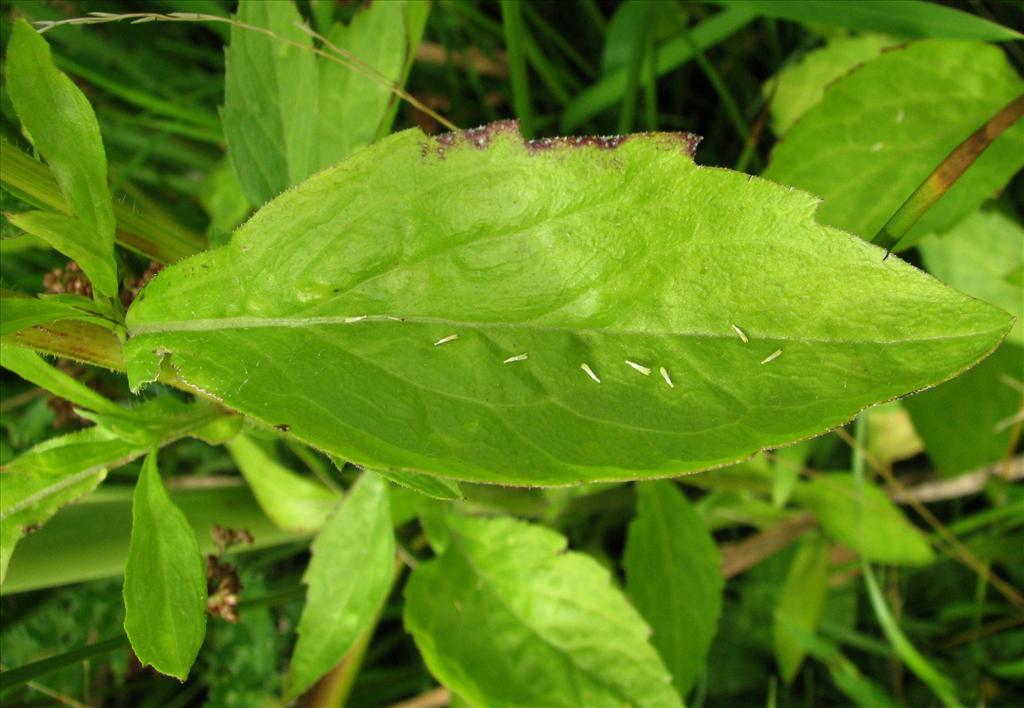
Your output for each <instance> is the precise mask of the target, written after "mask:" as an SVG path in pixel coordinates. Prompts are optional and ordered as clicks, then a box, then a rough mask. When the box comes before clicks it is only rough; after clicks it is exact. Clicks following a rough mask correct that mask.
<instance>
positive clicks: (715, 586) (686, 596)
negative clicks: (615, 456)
mask: <svg viewBox="0 0 1024 708" xmlns="http://www.w3.org/2000/svg"><path fill="white" fill-rule="evenodd" d="M636 492H637V515H636V519H634V520H633V523H631V524H630V525H629V535H628V536H627V537H626V552H625V557H624V563H625V566H626V587H627V589H628V590H629V594H630V596H631V597H632V598H633V602H634V603H635V604H636V607H637V609H638V610H640V613H641V614H642V615H643V616H644V618H645V619H646V620H647V621H648V622H649V623H650V625H651V629H652V630H653V634H652V635H651V643H652V644H654V646H655V647H656V648H657V649H658V653H659V654H661V658H662V659H663V660H664V661H665V666H667V667H668V670H669V671H670V672H672V678H673V679H674V680H675V686H676V690H677V691H679V693H680V695H683V696H685V695H686V694H687V693H688V692H689V691H690V688H692V687H693V683H694V681H696V680H697V677H698V676H699V675H700V672H701V669H702V668H703V666H704V657H705V656H706V655H707V651H708V647H709V646H710V645H711V639H712V637H714V636H715V629H716V627H717V626H718V616H719V614H721V611H722V586H723V584H724V582H725V581H724V578H723V577H722V559H721V557H720V555H719V553H718V548H717V547H716V546H715V540H714V539H713V538H712V537H711V534H710V533H709V532H708V528H707V525H706V524H705V523H704V520H703V519H702V518H701V516H700V514H698V513H697V511H696V510H695V509H694V508H693V507H692V506H691V505H690V503H689V502H688V501H687V500H686V497H685V496H683V494H682V493H681V492H680V491H679V488H678V487H676V486H675V485H674V484H673V483H671V482H665V481H651V482H644V483H640V484H638V485H637V487H636Z"/></svg>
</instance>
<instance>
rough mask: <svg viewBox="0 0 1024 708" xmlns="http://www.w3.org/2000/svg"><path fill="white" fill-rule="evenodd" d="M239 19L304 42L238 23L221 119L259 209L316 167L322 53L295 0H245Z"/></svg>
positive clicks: (234, 161) (244, 183) (238, 170)
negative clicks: (304, 28) (319, 55)
mask: <svg viewBox="0 0 1024 708" xmlns="http://www.w3.org/2000/svg"><path fill="white" fill-rule="evenodd" d="M235 19H236V20H238V21H239V22H243V23H245V24H247V25H253V26H256V27H262V28H265V29H267V30H270V31H271V32H273V33H275V34H277V35H278V36H279V37H283V38H284V39H286V40H290V41H291V42H297V43H298V44H299V45H301V46H293V45H291V44H287V43H285V42H282V41H281V40H280V39H276V38H274V37H270V36H267V35H265V34H263V33H261V32H259V31H254V30H252V29H245V28H242V27H237V26H232V27H231V46H230V47H228V50H227V53H226V56H225V64H226V67H225V85H224V108H223V110H222V112H221V120H222V122H223V123H224V136H225V137H226V138H227V142H228V154H229V155H230V156H231V164H232V166H233V167H234V168H235V174H237V175H238V181H239V183H240V184H241V185H242V191H243V192H244V193H245V196H246V198H247V199H248V200H249V202H250V203H252V204H254V205H256V206H259V205H261V204H264V203H265V202H268V201H270V200H271V199H273V198H274V197H275V196H277V195H278V194H280V193H281V192H283V191H284V190H285V189H287V188H288V187H290V186H291V185H293V184H297V183H298V182H301V181H302V180H303V179H305V178H306V177H307V176H309V175H310V174H312V173H313V171H314V170H315V169H316V167H317V67H316V55H314V54H313V52H312V51H311V50H312V47H313V40H312V38H311V37H310V36H309V35H308V34H306V33H305V32H303V31H302V30H301V29H299V28H298V27H296V26H295V25H296V23H301V22H302V17H301V15H299V12H298V10H296V9H295V5H294V3H292V2H291V0H282V1H278V2H261V1H259V0H242V1H241V2H239V3H238V12H237V13H236V14H235Z"/></svg>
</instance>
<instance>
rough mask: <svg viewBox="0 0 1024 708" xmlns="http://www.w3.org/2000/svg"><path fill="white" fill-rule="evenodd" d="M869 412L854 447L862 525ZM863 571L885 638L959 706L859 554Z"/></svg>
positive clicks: (936, 690) (949, 685)
mask: <svg viewBox="0 0 1024 708" xmlns="http://www.w3.org/2000/svg"><path fill="white" fill-rule="evenodd" d="M866 416H867V412H865V413H862V414H861V415H860V416H859V417H858V418H857V421H856V422H855V423H854V439H855V440H856V443H857V444H856V445H855V446H854V447H853V460H852V470H853V480H854V488H855V490H856V492H857V516H858V523H859V524H860V525H861V527H862V528H863V526H864V524H865V520H866V514H864V513H863V511H864V510H863V507H862V506H861V500H862V499H863V487H864V460H865V456H864V452H863V451H864V449H865V442H866V440H867V429H868V428H867V422H866ZM860 565H861V571H862V572H863V574H864V585H865V587H866V588H867V592H868V599H869V600H870V601H871V607H872V609H873V610H874V613H875V618H876V619H877V620H878V624H879V625H881V627H882V632H883V633H884V634H885V638H886V639H888V640H889V644H891V645H892V648H893V650H895V652H896V654H897V656H899V657H900V659H901V660H902V661H903V663H905V664H906V665H907V667H908V668H909V669H910V670H911V671H913V672H914V673H915V674H916V675H917V677H918V678H920V679H921V680H922V681H923V682H924V683H925V684H926V685H927V686H928V687H929V688H930V689H931V690H932V692H933V693H934V694H935V695H936V696H937V697H938V698H939V700H940V701H942V703H943V705H945V706H959V705H960V702H959V701H958V700H957V698H956V694H955V686H954V685H953V683H952V681H950V680H949V679H948V678H946V677H945V676H943V675H942V674H941V673H939V671H938V670H936V669H935V667H934V666H932V665H931V664H930V663H929V662H928V660H927V659H925V658H924V656H922V655H921V653H920V652H918V651H917V649H916V648H915V647H914V645H913V644H912V643H911V642H910V640H909V639H908V638H907V636H906V635H905V634H904V633H903V630H901V629H900V627H899V624H898V623H897V622H896V619H895V618H894V617H893V615H892V612H890V610H889V606H888V605H887V604H886V602H885V597H884V596H883V594H882V590H881V588H879V586H878V581H877V580H876V579H875V574H874V571H873V570H872V569H871V564H870V563H868V560H867V558H866V557H864V555H861V557H860Z"/></svg>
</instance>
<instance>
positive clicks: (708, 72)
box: [682, 27, 750, 146]
mask: <svg viewBox="0 0 1024 708" xmlns="http://www.w3.org/2000/svg"><path fill="white" fill-rule="evenodd" d="M682 35H683V38H684V39H685V40H686V42H687V44H689V45H690V51H691V52H692V53H693V58H694V60H696V62H697V65H698V66H699V67H700V69H701V71H702V72H704V76H705V77H707V80H708V82H709V83H710V84H711V88H713V89H714V90H715V93H716V94H717V95H718V99H719V100H720V101H721V102H722V107H723V108H724V109H725V113H726V115H727V116H729V122H731V123H732V126H733V128H734V129H735V130H736V133H737V134H738V135H739V137H740V140H741V144H742V145H744V146H746V145H747V144H748V143H749V142H750V127H749V126H748V125H747V121H746V120H744V118H743V112H742V111H741V110H740V107H739V104H738V103H736V99H735V98H733V95H732V92H731V91H730V90H729V87H728V86H727V85H726V83H725V81H723V80H722V76H721V75H720V74H719V73H718V70H717V69H715V67H714V65H713V64H712V63H711V62H710V61H708V58H707V56H705V55H704V50H703V49H701V47H700V45H698V44H697V42H696V41H695V40H694V38H693V36H692V35H691V34H690V30H689V29H687V28H686V27H684V28H683V30H682Z"/></svg>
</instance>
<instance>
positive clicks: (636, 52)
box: [618, 3, 651, 135]
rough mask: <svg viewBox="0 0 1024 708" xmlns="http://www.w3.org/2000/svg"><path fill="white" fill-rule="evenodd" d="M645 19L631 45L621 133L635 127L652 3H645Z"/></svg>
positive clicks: (620, 119) (620, 116) (623, 98)
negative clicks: (634, 119)
mask: <svg viewBox="0 0 1024 708" xmlns="http://www.w3.org/2000/svg"><path fill="white" fill-rule="evenodd" d="M642 7H643V10H644V19H643V21H642V22H641V23H640V25H641V30H640V32H637V33H636V34H635V35H634V36H633V41H632V43H631V44H630V47H629V63H628V64H627V65H626V91H625V93H624V94H623V96H622V107H621V108H619V127H618V132H619V134H620V135H625V134H626V133H629V132H630V131H632V129H633V118H634V116H635V115H636V102H637V97H638V95H639V91H640V73H641V71H643V66H644V60H645V58H646V57H645V55H646V53H647V52H646V50H647V43H648V34H649V33H650V24H651V22H650V19H651V5H650V4H646V3H645V4H644V5H643V6H642Z"/></svg>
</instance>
